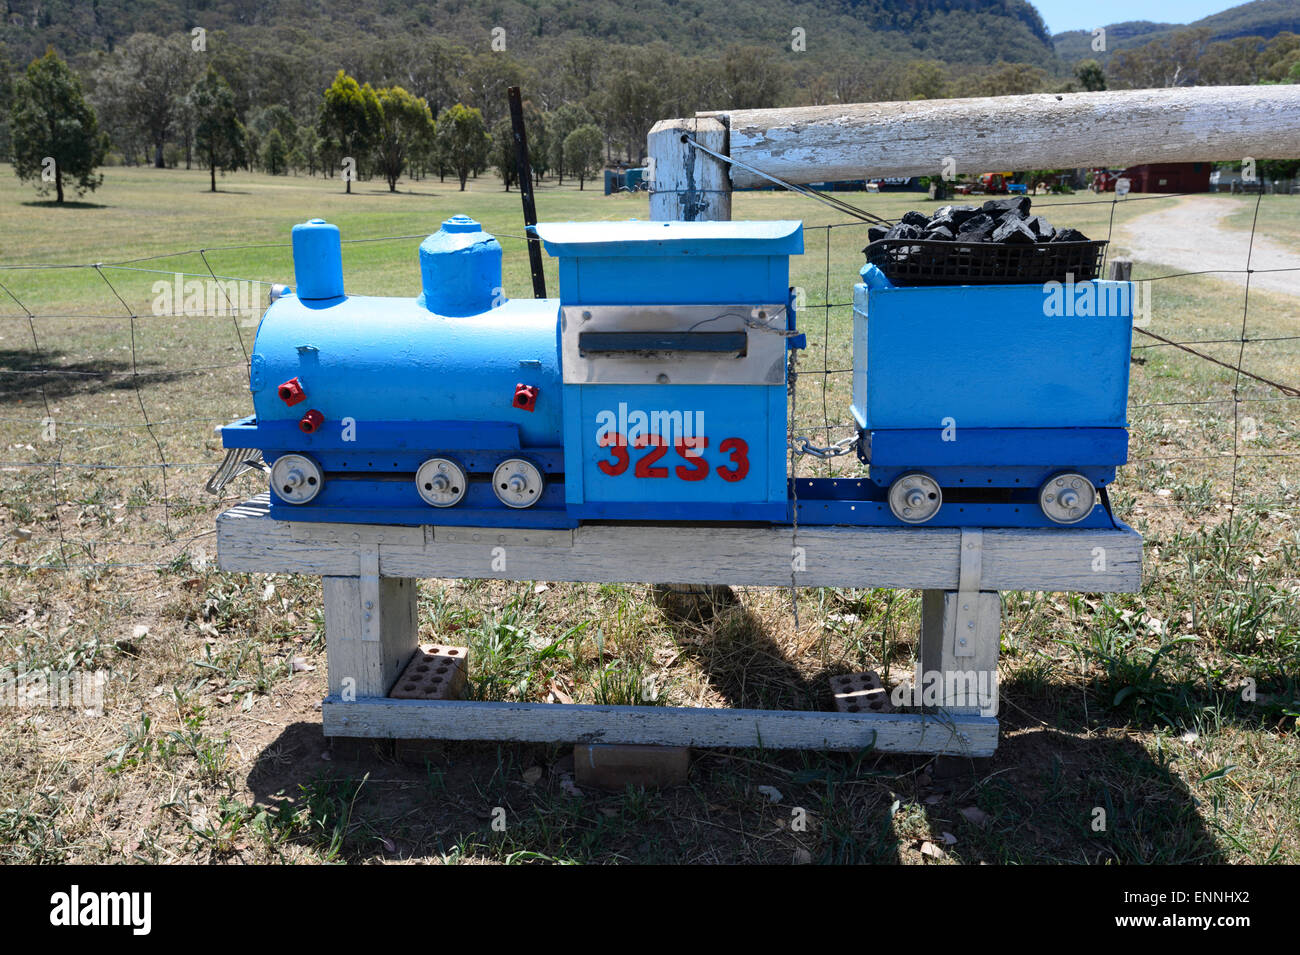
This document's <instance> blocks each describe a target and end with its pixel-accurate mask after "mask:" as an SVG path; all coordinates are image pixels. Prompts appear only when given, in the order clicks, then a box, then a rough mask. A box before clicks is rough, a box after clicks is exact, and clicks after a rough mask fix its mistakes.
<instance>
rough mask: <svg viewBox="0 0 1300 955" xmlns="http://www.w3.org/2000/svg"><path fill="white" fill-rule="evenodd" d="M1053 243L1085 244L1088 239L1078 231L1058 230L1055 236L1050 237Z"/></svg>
mask: <svg viewBox="0 0 1300 955" xmlns="http://www.w3.org/2000/svg"><path fill="white" fill-rule="evenodd" d="M1052 241H1053V242H1087V241H1088V237H1087V236H1086V235H1084V234H1083V233H1082V232H1080V231H1079V230H1078V229H1059V230H1058V231H1057V233H1056V235H1054V236H1052Z"/></svg>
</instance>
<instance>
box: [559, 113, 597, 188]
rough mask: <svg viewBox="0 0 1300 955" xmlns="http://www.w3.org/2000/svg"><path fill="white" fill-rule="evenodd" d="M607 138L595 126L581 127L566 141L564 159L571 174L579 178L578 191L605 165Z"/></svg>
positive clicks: (570, 134)
mask: <svg viewBox="0 0 1300 955" xmlns="http://www.w3.org/2000/svg"><path fill="white" fill-rule="evenodd" d="M604 151H605V137H604V136H602V135H601V133H600V130H599V129H598V128H597V127H595V126H593V125H590V124H588V125H586V126H579V127H578V128H577V129H575V130H574V131H573V132H571V133H569V135H568V136H567V137H566V138H565V140H564V159H565V162H567V163H568V164H569V172H571V173H572V174H573V175H575V176H577V177H578V189H579V190H581V189H582V186H583V180H585V179H589V178H591V177H592V176H593V175H595V173H596V171H597V170H598V169H600V168H601V167H602V166H603V165H604V163H603V162H602V160H603V159H604V156H603V153H604Z"/></svg>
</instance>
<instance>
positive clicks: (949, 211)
mask: <svg viewBox="0 0 1300 955" xmlns="http://www.w3.org/2000/svg"><path fill="white" fill-rule="evenodd" d="M976 215H979V210H978V209H976V208H975V207H974V206H940V207H939V208H938V209H936V210H934V215H932V216H931V217H930V221H931V222H933V221H934V220H935V219H951V220H953V221H954V222H956V223H958V224H961V223H963V222H965V221H966V220H967V219H970V218H972V217H973V216H976Z"/></svg>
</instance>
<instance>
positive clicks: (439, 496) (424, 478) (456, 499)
mask: <svg viewBox="0 0 1300 955" xmlns="http://www.w3.org/2000/svg"><path fill="white" fill-rule="evenodd" d="M468 483H469V482H468V481H466V479H465V471H464V469H462V468H461V466H460V465H459V464H457V463H456V462H455V461H452V460H450V459H449V458H429V460H427V461H425V462H424V463H423V464H421V465H420V469H419V470H418V471H416V472H415V489H416V490H417V491H419V492H420V497H422V498H423V499H424V503H426V504H432V505H433V506H434V507H451V506H452V505H453V504H459V503H460V501H461V498H463V497H464V496H465V490H466V488H467V486H468Z"/></svg>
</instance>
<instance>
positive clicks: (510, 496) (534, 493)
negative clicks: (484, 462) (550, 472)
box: [492, 458, 546, 507]
mask: <svg viewBox="0 0 1300 955" xmlns="http://www.w3.org/2000/svg"><path fill="white" fill-rule="evenodd" d="M545 487H546V480H545V479H544V478H543V477H542V472H541V471H540V470H539V469H538V467H537V465H535V464H533V463H532V462H531V461H525V460H524V459H523V458H507V459H506V460H504V461H502V462H501V463H500V464H498V465H497V469H496V470H495V471H493V472H492V492H493V493H494V494H496V496H497V499H498V500H499V501H500V502H501V503H502V504H504V505H505V506H506V507H532V506H533V505H534V504H536V503H537V502H538V501H540V500H541V499H542V489H543V488H545Z"/></svg>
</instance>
